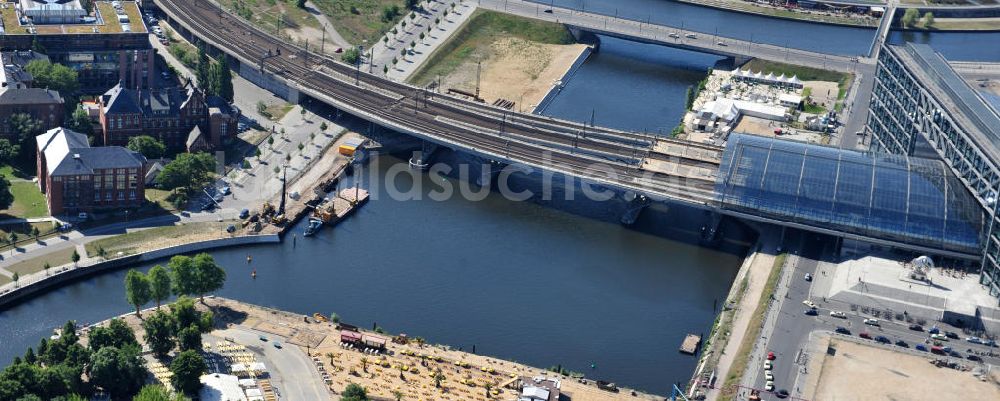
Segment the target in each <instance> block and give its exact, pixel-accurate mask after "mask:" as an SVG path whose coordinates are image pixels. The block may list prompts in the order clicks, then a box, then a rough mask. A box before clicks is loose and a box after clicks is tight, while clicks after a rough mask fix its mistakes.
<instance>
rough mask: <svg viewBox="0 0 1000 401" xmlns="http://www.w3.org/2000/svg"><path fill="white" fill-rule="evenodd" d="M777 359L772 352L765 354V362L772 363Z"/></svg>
mask: <svg viewBox="0 0 1000 401" xmlns="http://www.w3.org/2000/svg"><path fill="white" fill-rule="evenodd" d="M777 358H778V357H776V356H774V352H773V351H771V352H768V353H767V360H769V361H773V360H775V359H777Z"/></svg>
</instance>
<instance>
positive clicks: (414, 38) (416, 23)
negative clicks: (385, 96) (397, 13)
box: [361, 0, 476, 81]
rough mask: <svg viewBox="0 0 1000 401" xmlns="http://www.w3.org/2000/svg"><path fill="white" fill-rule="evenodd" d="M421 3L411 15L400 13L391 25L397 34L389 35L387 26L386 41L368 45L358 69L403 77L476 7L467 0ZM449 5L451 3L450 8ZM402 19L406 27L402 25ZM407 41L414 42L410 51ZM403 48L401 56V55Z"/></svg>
mask: <svg viewBox="0 0 1000 401" xmlns="http://www.w3.org/2000/svg"><path fill="white" fill-rule="evenodd" d="M424 4H425V6H424V7H423V10H422V11H417V12H413V14H414V15H416V17H415V18H412V19H411V18H410V17H409V15H407V16H404V17H403V19H402V20H401V21H400V23H398V24H396V26H395V27H393V28H395V29H396V30H397V32H398V33H397V34H393V33H392V32H391V29H390V32H389V33H388V34H386V35H387V37H388V41H379V42H378V43H375V44H374V45H373V46H372V48H371V49H370V50H369V53H370V55H371V57H370V60H365V62H364V63H363V64H362V65H361V68H366V67H367V68H368V69H369V71H370V72H372V73H374V74H377V75H383V76H386V77H388V78H390V79H392V80H395V81H405V80H407V79H408V78H410V76H411V75H413V73H415V72H416V71H417V70H419V69H420V67H421V66H422V65H423V63H424V62H426V61H427V60H428V59H429V58H430V56H431V55H432V54H433V53H434V50H436V49H437V48H438V47H440V46H441V45H442V44H443V43H445V42H446V41H447V40H448V38H450V37H451V35H452V34H454V33H455V32H457V31H458V29H459V28H461V27H462V25H464V24H465V22H466V21H468V20H469V17H471V16H472V14H473V12H474V11H475V10H476V6H475V5H474V4H470V3H468V2H467V1H454V2H452V1H443V0H432V1H428V2H427V3H424ZM452 4H455V7H454V8H452V6H451V5H452ZM446 12H447V15H445V13H446ZM438 21H439V22H438ZM403 22H405V23H406V27H403ZM428 28H429V29H430V30H429V31H428ZM421 33H423V34H424V38H423V39H421V38H420V34H421ZM411 43H416V46H414V47H413V48H412V52H411V51H409V50H410V49H411V47H410V44H411ZM404 50H406V54H405V55H403V54H402V52H403V51H404ZM393 59H397V63H396V64H395V65H393V64H392V60H393ZM384 66H388V67H389V69H388V74H384V73H383V67H384Z"/></svg>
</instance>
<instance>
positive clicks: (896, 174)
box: [716, 134, 983, 257]
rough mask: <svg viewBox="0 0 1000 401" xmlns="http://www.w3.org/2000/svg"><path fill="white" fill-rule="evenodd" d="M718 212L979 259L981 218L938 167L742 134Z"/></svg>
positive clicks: (731, 152) (732, 142)
mask: <svg viewBox="0 0 1000 401" xmlns="http://www.w3.org/2000/svg"><path fill="white" fill-rule="evenodd" d="M716 192H717V194H718V196H719V198H718V199H719V206H720V207H721V208H722V209H724V210H727V211H735V212H740V213H745V214H746V215H753V216H757V217H765V218H768V219H773V220H777V221H781V222H785V223H796V224H800V225H802V226H807V227H810V228H812V229H814V230H818V231H823V230H829V231H831V232H837V233H838V234H839V235H847V236H854V237H857V238H863V239H868V240H875V242H878V241H882V242H887V243H893V244H897V245H904V246H906V247H907V248H910V249H914V250H918V251H924V250H926V251H932V252H935V253H944V254H953V255H956V256H957V255H965V257H968V255H970V254H972V255H978V254H979V251H980V249H981V238H980V233H981V232H982V225H983V213H982V211H981V210H980V208H979V206H978V205H977V204H976V201H975V200H973V199H972V197H971V196H970V195H969V193H968V191H966V190H965V187H964V186H963V185H962V183H961V182H959V180H958V179H956V178H955V177H954V176H953V175H952V174H951V173H950V172H949V171H948V167H947V166H945V164H944V163H942V162H941V161H938V160H932V159H922V158H912V157H908V156H902V155H891V154H870V153H864V152H858V151H854V150H845V149H839V148H834V147H828V146H822V145H815V144H809V143H804V142H793V141H786V140H780V139H774V138H766V137H759V136H752V135H744V134H733V135H731V136H730V138H729V142H728V143H727V146H726V150H725V152H724V153H723V156H722V163H721V167H720V169H719V177H718V179H717V182H716Z"/></svg>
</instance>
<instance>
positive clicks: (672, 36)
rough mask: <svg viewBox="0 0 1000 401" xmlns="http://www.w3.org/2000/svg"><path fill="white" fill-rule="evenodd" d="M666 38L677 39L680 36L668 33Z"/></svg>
mask: <svg viewBox="0 0 1000 401" xmlns="http://www.w3.org/2000/svg"><path fill="white" fill-rule="evenodd" d="M667 36H669V37H671V38H679V37H681V35H678V34H676V33H673V32H670V33H668V34H667Z"/></svg>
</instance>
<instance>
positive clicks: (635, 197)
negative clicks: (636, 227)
mask: <svg viewBox="0 0 1000 401" xmlns="http://www.w3.org/2000/svg"><path fill="white" fill-rule="evenodd" d="M622 199H624V200H625V202H626V204H625V213H623V214H622V217H621V219H619V221H620V222H621V223H622V224H624V225H626V226H630V225H632V224H635V221H636V220H638V219H639V214H640V213H642V211H643V210H645V209H646V208H647V207H649V205H651V204H652V203H653V202H652V201H651V200H650V199H649V198H648V197H646V195H642V194H637V193H635V192H633V191H628V192H625V193H623V194H622Z"/></svg>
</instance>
